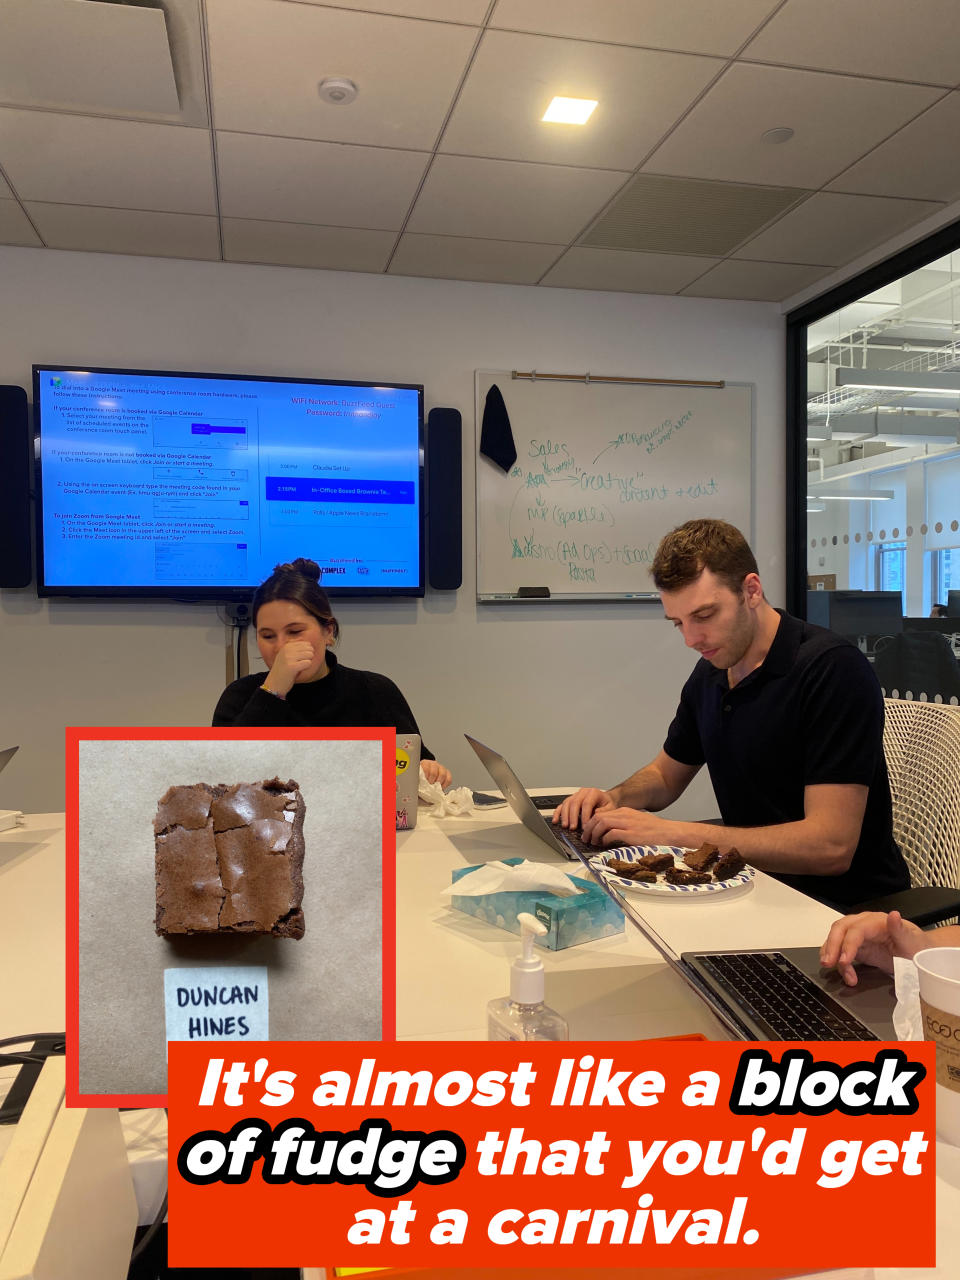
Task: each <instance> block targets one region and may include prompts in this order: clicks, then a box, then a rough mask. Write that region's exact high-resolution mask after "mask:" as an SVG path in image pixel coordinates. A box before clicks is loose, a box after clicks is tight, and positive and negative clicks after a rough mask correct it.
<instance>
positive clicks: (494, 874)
mask: <svg viewBox="0 0 960 1280" xmlns="http://www.w3.org/2000/svg"><path fill="white" fill-rule="evenodd" d="M543 892H547V893H555V894H557V896H558V897H561V898H569V897H572V896H573V894H575V893H580V892H581V890H580V889H579V888H578V887H577V886H576V885H575V884H574V883H573V882H572V881H571V879H570V877H569V876H568V875H567V874H566V872H564V871H561V870H560V868H559V867H551V866H550V865H549V864H548V863H544V862H527V861H523V862H520V863H518V864H517V865H516V866H515V867H508V866H507V865H506V863H504V862H488V863H487V864H486V866H483V867H478V868H477V869H476V871H471V872H470V874H469V875H467V876H461V877H460V879H459V880H457V881H456V883H455V884H452V885H450V886H449V887H448V888H446V889H443V890H442V891H441V897H444V898H452V897H453V895H454V894H456V895H457V897H467V898H477V897H480V896H481V895H482V894H484V893H543Z"/></svg>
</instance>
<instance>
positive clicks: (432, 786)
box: [417, 766, 473, 818]
mask: <svg viewBox="0 0 960 1280" xmlns="http://www.w3.org/2000/svg"><path fill="white" fill-rule="evenodd" d="M417 795H418V796H419V797H420V799H421V800H422V801H423V802H424V803H425V804H429V805H432V806H433V807H432V808H431V810H430V816H431V817H433V818H451V817H455V818H461V817H463V816H465V815H466V814H468V813H472V812H473V792H472V791H471V790H470V788H469V787H451V788H450V790H449V791H444V789H443V787H441V785H440V783H439V782H428V781H427V779H426V776H425V774H424V772H423V766H421V768H420V781H419V783H418V784H417Z"/></svg>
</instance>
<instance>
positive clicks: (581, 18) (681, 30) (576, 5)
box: [490, 0, 776, 55]
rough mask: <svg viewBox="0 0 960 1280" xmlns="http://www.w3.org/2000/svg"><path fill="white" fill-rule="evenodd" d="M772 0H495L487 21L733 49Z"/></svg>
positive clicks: (583, 36)
mask: <svg viewBox="0 0 960 1280" xmlns="http://www.w3.org/2000/svg"><path fill="white" fill-rule="evenodd" d="M775 8H776V0H723V3H722V4H718V3H717V0H684V3H682V4H678V3H677V0H633V2H632V3H630V4H624V2H623V0H590V3H589V4H584V3H583V0H497V7H496V9H495V10H494V12H493V18H492V20H491V23H490V25H491V26H493V27H504V28H506V29H507V30H510V31H533V32H537V33H540V34H545V35H554V36H568V37H573V38H574V39H579V40H610V41H613V42H614V43H622V44H636V45H645V46H646V47H647V48H652V49H681V50H686V51H689V52H691V53H717V54H723V55H728V54H732V53H735V52H736V50H737V49H739V47H740V46H741V45H742V44H743V42H744V40H746V38H747V37H748V36H749V35H750V34H751V33H752V32H753V31H755V30H756V28H757V26H758V25H759V23H761V22H762V21H763V19H764V18H765V17H766V16H767V14H769V13H771V12H772V11H773V10H774V9H775Z"/></svg>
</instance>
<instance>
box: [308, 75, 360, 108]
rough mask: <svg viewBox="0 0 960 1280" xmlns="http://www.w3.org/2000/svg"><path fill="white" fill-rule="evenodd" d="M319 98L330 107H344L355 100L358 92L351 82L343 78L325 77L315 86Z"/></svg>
mask: <svg viewBox="0 0 960 1280" xmlns="http://www.w3.org/2000/svg"><path fill="white" fill-rule="evenodd" d="M317 88H318V90H319V93H320V97H321V98H322V99H323V101H324V102H329V104H330V105H331V106H332V107H346V106H349V105H350V103H351V102H353V100H354V99H355V98H356V96H357V94H358V93H359V92H360V90H359V89H358V88H357V86H356V85H355V84H354V83H353V81H352V80H347V79H346V77H345V76H327V78H326V80H321V81H320V84H319V85H318V86H317Z"/></svg>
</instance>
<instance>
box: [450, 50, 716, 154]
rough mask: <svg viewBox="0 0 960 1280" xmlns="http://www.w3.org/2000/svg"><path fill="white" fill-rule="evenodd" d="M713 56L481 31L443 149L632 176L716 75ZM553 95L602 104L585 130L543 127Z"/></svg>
mask: <svg viewBox="0 0 960 1280" xmlns="http://www.w3.org/2000/svg"><path fill="white" fill-rule="evenodd" d="M722 67H723V63H722V62H720V61H719V60H717V59H715V58H701V57H695V56H693V55H690V54H682V53H657V52H650V51H648V50H645V49H628V48H624V47H622V46H618V45H608V44H598V43H588V42H586V41H584V42H579V41H576V40H555V39H551V38H550V37H548V36H530V35H518V34H515V33H513V32H508V31H487V32H486V33H485V34H484V37H483V39H482V41H481V42H480V48H479V49H478V51H477V56H476V58H475V59H474V61H473V64H472V66H471V68H470V72H469V74H468V76H467V78H466V81H465V83H464V86H463V89H462V91H461V93H460V97H459V98H458V99H457V105H456V107H455V108H454V112H453V115H452V116H451V118H450V122H449V124H448V125H447V127H446V129H445V131H444V135H443V138H442V140H441V143H440V150H441V151H443V152H455V153H458V154H460V155H475V156H488V157H492V158H498V159H511V160H536V161H541V162H544V163H552V164H571V165H578V166H582V167H587V166H590V167H596V168H604V169H622V170H633V169H634V168H636V166H637V165H638V164H639V162H640V161H641V160H642V158H643V156H644V154H645V153H646V152H647V151H649V150H650V148H651V147H653V146H654V145H655V143H656V142H657V140H658V139H659V138H661V137H662V136H663V134H664V133H665V132H666V131H667V130H668V129H669V128H670V126H671V125H672V124H673V123H674V122H675V121H676V120H677V118H678V117H679V116H680V115H681V114H682V113H683V111H685V110H686V108H687V107H688V106H689V104H690V102H691V101H692V99H693V98H695V97H696V96H697V94H698V93H700V92H701V91H702V90H703V89H704V88H705V87H706V85H707V84H709V82H710V81H711V80H712V79H713V77H714V76H715V75H716V74H717V73H718V72H719V71H720V70H721V68H722ZM554 96H560V97H569V98H589V99H594V100H596V101H598V102H599V103H600V104H601V107H600V110H598V111H597V112H596V114H595V115H594V117H593V119H592V120H591V121H590V126H589V128H587V129H557V128H549V129H548V128H546V127H545V126H544V125H543V123H542V116H543V114H544V112H545V111H546V109H547V106H548V105H549V103H550V99H551V98H553V97H554Z"/></svg>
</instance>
